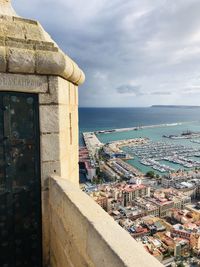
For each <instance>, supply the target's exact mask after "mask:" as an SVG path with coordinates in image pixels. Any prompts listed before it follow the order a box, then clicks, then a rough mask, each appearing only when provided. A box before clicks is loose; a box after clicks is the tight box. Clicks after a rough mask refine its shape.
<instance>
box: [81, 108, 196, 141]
mask: <svg viewBox="0 0 200 267" xmlns="http://www.w3.org/2000/svg"><path fill="white" fill-rule="evenodd" d="M188 121H200V108H79V129H80V133H81V132H86V131H95V130H105V129H116V128H126V127H132V126H139V125H140V126H142V125H154V124H162V123H173V122H188ZM80 144H82V138H81V137H80Z"/></svg>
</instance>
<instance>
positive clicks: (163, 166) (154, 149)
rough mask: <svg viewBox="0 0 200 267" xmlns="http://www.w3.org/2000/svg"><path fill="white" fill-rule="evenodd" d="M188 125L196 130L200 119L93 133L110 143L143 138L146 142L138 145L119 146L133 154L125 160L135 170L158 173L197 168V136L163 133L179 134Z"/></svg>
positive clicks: (199, 163) (199, 153)
mask: <svg viewBox="0 0 200 267" xmlns="http://www.w3.org/2000/svg"><path fill="white" fill-rule="evenodd" d="M188 129H190V130H191V131H192V132H196V133H197V132H200V123H198V122H195V123H194V122H191V123H184V124H182V123H177V124H170V127H169V125H167V124H165V125H160V127H157V126H156V127H153V126H152V127H147V128H145V127H144V128H142V129H138V130H137V131H136V130H132V131H130V130H129V131H121V132H120V131H119V132H110V133H108V132H107V133H106V134H104V133H101V134H97V138H98V139H99V140H100V141H101V142H102V143H112V142H113V141H117V140H126V139H130V138H132V139H133V138H147V139H148V142H147V143H145V144H139V145H135V144H134V145H131V144H130V145H127V146H125V147H122V148H121V149H122V150H123V151H124V152H126V153H128V154H129V155H131V156H133V159H130V160H128V161H127V163H129V164H130V165H132V166H133V167H135V168H137V169H138V170H139V171H141V172H143V173H146V172H148V171H154V173H156V174H159V175H164V174H167V173H169V172H173V171H177V170H180V169H183V170H190V169H195V168H200V146H199V144H200V140H199V139H197V138H196V137H194V139H193V138H177V139H176V138H175V139H173V138H166V137H164V135H167V136H170V135H172V134H173V135H176V136H181V134H182V133H184V132H187V131H188Z"/></svg>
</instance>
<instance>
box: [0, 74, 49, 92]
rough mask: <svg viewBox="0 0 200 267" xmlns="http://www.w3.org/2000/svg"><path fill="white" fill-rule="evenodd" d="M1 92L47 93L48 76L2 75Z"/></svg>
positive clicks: (0, 78) (0, 80)
mask: <svg viewBox="0 0 200 267" xmlns="http://www.w3.org/2000/svg"><path fill="white" fill-rule="evenodd" d="M0 90H1V91H17V92H27V93H45V92H47V90H48V82H47V77H46V76H38V75H22V74H10V73H9V74H8V73H0Z"/></svg>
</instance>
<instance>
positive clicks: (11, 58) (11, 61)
mask: <svg viewBox="0 0 200 267" xmlns="http://www.w3.org/2000/svg"><path fill="white" fill-rule="evenodd" d="M8 69H9V71H10V72H16V73H18V72H21V73H34V71H35V53H34V52H33V51H31V50H25V49H16V48H11V49H9V53H8Z"/></svg>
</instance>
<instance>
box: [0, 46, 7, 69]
mask: <svg viewBox="0 0 200 267" xmlns="http://www.w3.org/2000/svg"><path fill="white" fill-rule="evenodd" d="M5 71H6V49H5V47H0V72H5Z"/></svg>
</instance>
